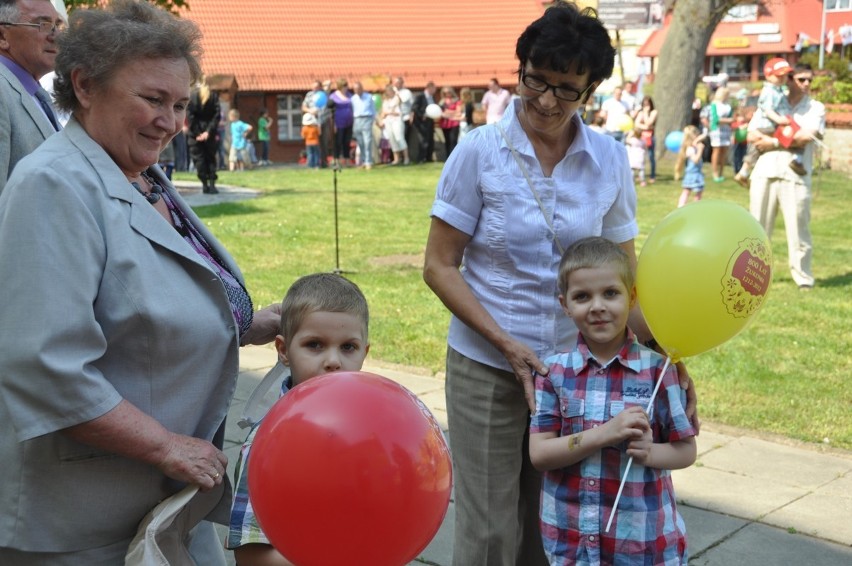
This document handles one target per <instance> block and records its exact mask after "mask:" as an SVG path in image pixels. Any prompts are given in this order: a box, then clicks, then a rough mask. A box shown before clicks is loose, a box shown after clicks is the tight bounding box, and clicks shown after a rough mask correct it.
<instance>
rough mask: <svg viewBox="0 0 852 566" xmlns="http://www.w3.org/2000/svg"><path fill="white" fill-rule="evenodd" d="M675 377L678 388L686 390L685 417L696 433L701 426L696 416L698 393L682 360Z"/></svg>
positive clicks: (678, 364) (677, 366)
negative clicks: (678, 384)
mask: <svg viewBox="0 0 852 566" xmlns="http://www.w3.org/2000/svg"><path fill="white" fill-rule="evenodd" d="M675 367H676V368H677V378H678V381H679V382H680V388H681V389H683V390H685V391H686V418H688V419H689V422H691V423H692V428H694V429H695V434H696V435H697V434H698V431H699V429H700V428H701V421H700V420H699V418H698V394H697V393H696V392H695V382H694V381H693V380H692V378H691V377H689V372H688V371H687V370H686V366H685V365H684V363H683V362H678V363H677V365H676V366H675Z"/></svg>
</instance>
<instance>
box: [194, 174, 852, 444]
mask: <svg viewBox="0 0 852 566" xmlns="http://www.w3.org/2000/svg"><path fill="white" fill-rule="evenodd" d="M659 169H660V170H661V171H662V173H663V174H662V175H660V176H658V181H657V183H656V184H654V185H649V186H647V187H641V188H638V189H637V190H638V193H639V225H640V236H639V237H638V238H637V251H639V252H641V246H642V244H643V242H644V241H645V238H646V237H647V235H648V233H649V232H650V231H651V229H652V228H653V227H654V226H655V225H656V224H657V222H659V221H660V219H662V218H663V216H665V215H666V214H667V213H668V212H670V211H671V210H673V209H674V207H675V203H676V201H677V197H678V195H679V193H680V187H679V184H677V183H675V182H674V181H673V180H672V177H671V174H670V172H671V161H665V160H664V161H663V162H662V163H661V164H660V167H659ZM705 169H707V167H705ZM440 172H441V165H440V164H428V165H422V166H412V167H403V168H397V167H378V168H375V169H373V170H372V171H360V170H355V169H348V170H345V171H343V172H342V173H340V174H339V175H338V219H339V222H338V226H339V243H340V246H339V250H340V255H339V264H338V259H337V257H336V255H335V222H334V191H333V187H334V184H333V176H332V173H331V171H328V170H323V171H307V170H304V169H294V168H265V169H259V170H254V171H246V172H242V173H227V172H226V173H222V174H221V178H220V181H219V182H220V184H236V185H241V186H246V187H252V188H256V189H260V190H262V191H263V196H262V197H261V198H257V199H253V200H250V201H242V202H238V203H231V204H221V205H216V206H208V207H201V208H199V209H197V212H198V213H199V215H200V216H201V218H202V219H203V220H204V221H205V222H207V223H208V224H209V226H210V228H211V229H212V230H213V232H214V233H215V234H216V235H217V236H218V237H219V238H221V239H222V241H223V242H224V243H225V245H226V246H227V247H228V249H229V250H230V251H231V253H232V254H233V255H234V256H235V257H236V259H237V261H238V262H239V264H240V267H241V268H242V270H243V272H244V274H245V276H246V280H247V284H248V287H249V290H250V291H251V293H252V296H253V297H254V300H255V303H256V305H257V306H262V305H267V304H270V303H272V302H276V301H280V300H281V298H282V297H283V295H284V292H285V291H286V290H287V287H288V286H289V285H290V284H291V283H292V282H293V281H294V280H295V279H296V278H298V277H300V276H302V275H305V274H308V273H312V272H316V271H332V270H334V269H336V268H338V267H339V268H340V269H341V270H343V271H344V272H347V273H346V275H347V276H348V277H349V278H351V279H352V280H353V281H355V282H356V283H358V285H359V286H360V287H361V288H362V289H363V290H364V293H365V294H366V295H367V299H368V300H369V302H370V308H371V312H372V321H371V328H370V334H371V336H370V338H371V342H372V350H371V357H372V358H373V359H376V360H381V361H383V362H391V363H397V364H404V365H410V366H417V367H422V368H427V369H428V370H430V371H431V372H433V373H437V372H439V371H442V370H443V366H444V354H445V349H446V342H445V338H446V330H447V323H448V319H449V315H448V313H447V311H446V309H444V307H443V305H442V304H441V303H440V301H439V300H438V299H437V298H435V296H434V295H433V294H432V293H431V292H430V290H429V289H428V288H427V287H426V285H425V284H424V283H423V280H422V278H421V267H422V262H423V249H424V245H425V241H426V235H427V232H428V229H429V209H430V206H431V203H432V199H433V197H434V192H435V185H436V182H437V180H438V177H439V175H440ZM728 175H729V176H730V172H728ZM178 178H184V179H192V178H193V176H192V175H188V174H181V175H179V177H178ZM849 184H850V183H849V178H848V177H847V176H846V175H843V174H840V173H834V172H824V173H822V174H821V175H819V176H817V177H815V180H814V198H813V205H812V222H811V228H812V231H813V236H814V250H815V253H814V269H815V272H816V277H817V286H816V288H815V289H814V290H813V291H812V292H810V293H802V292H800V291H799V290H798V289H797V288H796V285H795V284H794V283H793V282H792V280H791V278H790V274H789V270H788V269H787V268H786V265H787V247H786V238H785V237H784V227H783V222H782V221H781V220H780V219H779V221H778V225H777V226H776V230H775V234H774V238H773V255H774V260H775V265H774V277H773V283H772V287H771V289H770V291H769V296H768V299H767V301H766V303H765V304H764V306H763V308H762V309H761V311H760V312H759V313H758V314H757V315H756V320H755V321H754V323H753V324H751V326H749V327H748V328H747V329H746V330H745V331H743V332H742V333H740V334H739V335H738V336H736V337H734V338H733V339H731V340H730V341H728V342H726V343H725V344H723V345H721V346H719V347H718V348H716V349H714V350H711V351H709V352H705V353H703V354H700V355H697V356H694V357H692V358H688V359H687V360H686V363H687V366H688V367H689V369H690V373H691V375H692V376H693V377H694V378H695V379H696V381H697V384H698V385H697V387H698V394H699V408H700V411H701V416H702V418H703V419H705V420H709V421H712V422H717V423H722V424H727V425H732V426H738V427H744V428H748V429H753V430H758V431H763V432H769V433H775V434H780V435H784V436H786V437H789V438H793V439H798V440H803V441H808V442H817V443H823V442H827V443H829V444H830V445H831V446H834V447H839V448H844V449H847V450H850V449H852V384H850V379H852V300H850V290H852V246H850V244H849V235H850V234H852V199H849V192H848V191H849ZM705 198H708V199H726V200H730V201H733V202H736V203H739V204H741V205H743V206H747V192H746V191H745V190H743V189H742V188H740V187H739V185H737V184H736V183H734V182H733V181H731V180H727V181H725V182H723V183H719V184H716V183H712V182H710V183H709V185H708V187H707V190H706V191H705Z"/></svg>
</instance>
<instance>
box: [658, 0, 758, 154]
mask: <svg viewBox="0 0 852 566" xmlns="http://www.w3.org/2000/svg"><path fill="white" fill-rule="evenodd" d="M745 1H746V0H677V2H676V3H675V4H674V11H673V13H672V21H671V25H670V26H669V29H668V33H667V35H666V40H665V42H663V45H662V47H661V48H660V60H659V66H658V71H657V74H656V78H655V79H654V92H655V93H656V95H655V97H654V99H655V100H654V102H655V103H656V107H657V109H658V115H657V133H658V135H661V136H665V135H666V134H668V132H673V131H676V130H682V129H683V128H684V126H686V125H687V124H689V121H690V118H691V115H692V101H693V99H694V97H695V86H696V85H697V84H698V82H699V81H700V80H701V75H702V74H703V70H704V58H705V53H707V46H708V45H709V44H710V37H711V36H712V35H713V32H714V31H715V29H716V26H717V25H718V24H719V22H721V21H722V18H724V17H725V14H726V13H727V12H728V10H730V9H731V8H733V7H734V6H736V5H738V4H742V3H744V2H745ZM657 147H658V148H659V151H660V152H661V153H662V152H663V151H665V144H658V146H657Z"/></svg>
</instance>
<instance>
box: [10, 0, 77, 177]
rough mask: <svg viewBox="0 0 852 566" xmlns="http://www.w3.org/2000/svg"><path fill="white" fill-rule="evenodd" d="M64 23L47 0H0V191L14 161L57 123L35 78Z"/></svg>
mask: <svg viewBox="0 0 852 566" xmlns="http://www.w3.org/2000/svg"><path fill="white" fill-rule="evenodd" d="M64 26H65V22H64V21H63V20H62V19H61V18H60V16H59V14H58V13H57V11H56V9H55V8H54V7H53V4H52V3H51V2H50V0H0V192H2V191H3V188H4V187H5V186H6V180H7V179H8V178H9V174H10V173H11V171H12V168H14V167H15V164H16V163H17V162H18V161H19V160H20V159H21V158H23V157H24V156H26V155H29V154H30V153H31V152H32V151H33V150H34V149H35V148H37V147H38V146H39V145H40V144H41V142H43V141H44V140H45V139H47V137H48V136H50V135H51V134H53V133H54V132H56V131H57V130H59V129H60V128H61V126H60V125H59V122H58V121H57V120H56V116H55V114H54V112H53V109H52V107H51V103H50V100H49V97H48V96H47V94H46V92H45V90H44V89H43V88H42V87H41V85H39V83H38V79H40V78H41V77H42V76H44V75H46V74H47V73H49V72H50V71H52V70H53V68H54V65H55V61H56V51H57V50H56V42H55V39H56V34H57V33H59V32H60V31H61V30H62V29H63V27H64Z"/></svg>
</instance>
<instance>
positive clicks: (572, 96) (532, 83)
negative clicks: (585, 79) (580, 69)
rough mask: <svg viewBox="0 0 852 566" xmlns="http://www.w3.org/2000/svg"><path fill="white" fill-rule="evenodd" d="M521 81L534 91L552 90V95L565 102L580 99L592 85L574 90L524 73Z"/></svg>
mask: <svg viewBox="0 0 852 566" xmlns="http://www.w3.org/2000/svg"><path fill="white" fill-rule="evenodd" d="M521 82H522V83H523V85H524V86H525V87H527V88H528V89H530V90H534V91H535V92H540V93H542V94H544V93H545V92H547V91H548V90H552V91H553V96H555V97H556V98H558V99H559V100H564V101H566V102H576V101H578V100H580V98H581V97H582V96H583V95H584V94H586V92H588V90H589V89H590V88H592V85H589V86H587V87H586V88H584V89H583V90H576V89H573V88H571V87H567V86H556V85H552V84H550V83H547V82H545V81H543V80H541V79H540V78H538V77H533V76H530V75H528V74H526V73H524V74H522V75H521Z"/></svg>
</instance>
